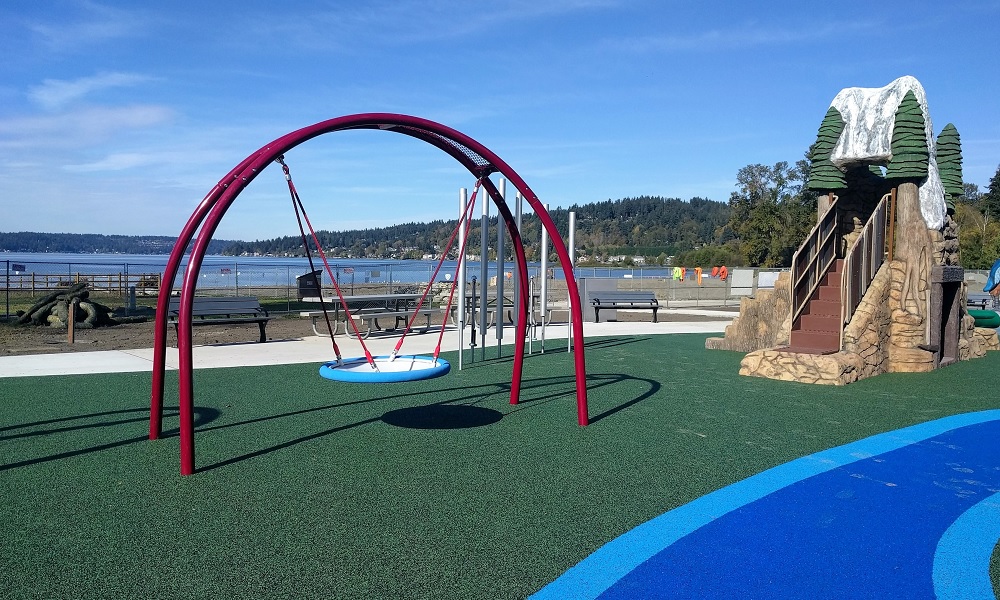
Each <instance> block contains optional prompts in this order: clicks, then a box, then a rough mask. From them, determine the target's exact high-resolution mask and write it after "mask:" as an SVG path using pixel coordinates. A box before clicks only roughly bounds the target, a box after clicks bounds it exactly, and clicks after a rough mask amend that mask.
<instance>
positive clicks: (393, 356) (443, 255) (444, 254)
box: [389, 179, 482, 361]
mask: <svg viewBox="0 0 1000 600" xmlns="http://www.w3.org/2000/svg"><path fill="white" fill-rule="evenodd" d="M481 184H482V179H477V180H476V187H475V189H473V190H472V198H470V199H469V202H468V205H467V206H466V207H465V213H464V214H463V215H462V219H465V218H466V216H467V215H468V214H469V211H470V210H471V208H470V207H471V206H473V205H475V202H476V194H477V193H478V192H479V186H480V185H481ZM462 219H459V222H458V224H457V225H456V226H455V229H454V230H453V231H452V232H451V237H450V238H448V243H447V244H446V245H445V247H444V251H443V252H442V253H441V258H440V259H439V260H438V264H437V267H436V268H435V269H434V274H433V275H431V280H430V281H429V282H427V287H426V288H425V289H424V293H423V295H421V296H420V300H419V301H418V302H417V307H416V308H415V309H413V314H412V315H410V320H409V321H408V322H407V323H406V329H404V330H403V335H401V336H400V337H399V341H397V342H396V347H395V349H393V351H392V354H390V355H389V360H390V361H393V360H396V355H397V354H399V349H400V348H401V347H402V346H403V340H405V339H406V334H408V333H410V329H411V328H412V327H413V322H414V321H415V320H416V318H417V315H418V314H419V313H420V309H421V307H423V305H424V301H425V300H426V299H427V294H428V293H429V292H430V291H431V286H432V285H433V284H434V282H435V281H436V280H437V275H438V273H439V272H440V271H441V266H442V265H443V264H444V259H445V258H447V257H448V251H449V250H451V245H452V244H453V243H455V237H456V236H457V235H458V230H459V228H460V227H461V223H462ZM468 235H469V232H468V228H466V239H468ZM462 248H463V250H464V248H465V244H464V242H463V244H462ZM452 290H454V282H453V283H452ZM447 320H448V313H445V316H444V322H447ZM441 330H442V331H444V325H443V323H442V326H441Z"/></svg>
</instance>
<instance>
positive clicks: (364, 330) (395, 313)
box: [299, 308, 443, 338]
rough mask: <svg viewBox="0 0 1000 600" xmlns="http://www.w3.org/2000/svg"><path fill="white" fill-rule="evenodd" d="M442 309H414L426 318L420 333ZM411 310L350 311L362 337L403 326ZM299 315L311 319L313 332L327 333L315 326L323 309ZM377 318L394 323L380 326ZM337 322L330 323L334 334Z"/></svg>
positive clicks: (347, 332) (345, 327) (346, 332)
mask: <svg viewBox="0 0 1000 600" xmlns="http://www.w3.org/2000/svg"><path fill="white" fill-rule="evenodd" d="M442 310H443V309H440V308H421V309H420V310H418V311H416V312H417V314H418V315H420V316H422V317H424V318H425V319H426V321H425V323H424V327H423V330H421V332H420V333H427V331H428V330H429V329H430V328H431V317H432V316H434V315H436V314H439V313H441V312H442ZM413 312H414V311H413V310H390V309H385V308H363V309H360V310H357V311H355V312H352V313H351V317H352V318H353V319H357V320H358V321H359V322H360V325H361V327H359V328H358V329H359V331H361V337H362V338H367V337H368V336H369V335H371V333H372V331H382V330H384V329H392V330H394V329H399V328H400V325H402V326H405V325H406V323H407V321H408V320H409V319H410V317H412V316H413ZM299 316H301V317H308V318H309V319H311V320H312V328H313V332H314V333H315V334H316V335H321V336H325V335H329V333H326V332H321V331H320V330H319V329H318V328H317V324H318V323H319V321H320V319H322V318H323V311H321V310H308V311H302V312H300V313H299ZM330 317H331V319H333V318H335V315H332V314H331V315H330ZM379 319H383V322H385V321H387V320H388V319H393V320H394V324H393V326H392V327H391V328H390V327H383V326H381V325H380V324H379V322H378V321H379ZM338 323H339V321H334V322H333V323H332V324H333V332H334V334H336V333H337V325H338ZM344 333H345V334H349V333H351V332H350V331H348V326H347V323H346V322H345V323H344Z"/></svg>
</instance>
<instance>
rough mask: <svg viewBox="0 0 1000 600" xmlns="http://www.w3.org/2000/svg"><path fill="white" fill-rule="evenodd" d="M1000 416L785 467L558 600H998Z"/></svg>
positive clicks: (681, 513)
mask: <svg viewBox="0 0 1000 600" xmlns="http://www.w3.org/2000/svg"><path fill="white" fill-rule="evenodd" d="M998 440H1000V410H990V411H984V412H977V413H970V414H964V415H957V416H953V417H947V418H943V419H939V420H936V421H931V422H928V423H923V424H921V425H916V426H912V427H907V428H905V429H900V430H897V431H893V432H889V433H885V434H881V435H876V436H874V437H870V438H867V439H864V440H861V441H858V442H855V443H851V444H847V445H845V446H840V447H838V448H833V449H830V450H827V451H824V452H820V453H817V454H813V455H810V456H806V457H803V458H801V459H798V460H795V461H792V462H790V463H787V464H784V465H781V466H778V467H775V468H773V469H770V470H768V471H765V472H763V473H760V474H758V475H756V476H753V477H750V478H748V479H745V480H743V481H740V482H738V483H735V484H733V485H730V486H728V487H726V488H723V489H721V490H718V491H716V492H714V493H711V494H708V495H707V496H704V497H702V498H699V499H697V500H695V501H693V502H691V503H689V504H686V505H684V506H681V507H679V508H677V509H675V510H672V511H670V512H667V513H665V514H663V515H662V516H660V517H658V518H656V519H653V520H651V521H649V522H647V523H645V524H643V525H640V526H639V527H637V528H635V529H633V530H632V531H630V532H628V533H626V534H625V535H622V536H621V537H619V538H617V539H615V540H613V541H611V542H610V543H608V544H607V545H605V546H604V547H602V548H600V549H599V550H598V551H597V552H595V553H594V554H592V555H591V556H589V557H588V558H587V559H585V560H584V561H582V562H581V563H580V564H578V565H577V566H575V567H573V568H572V569H570V570H569V571H567V572H566V573H565V574H564V575H563V576H561V577H560V578H559V579H557V580H556V581H555V582H553V583H552V584H550V585H549V586H547V587H546V588H544V589H542V590H541V591H540V592H538V593H537V594H535V595H534V596H533V598H535V599H537V600H543V599H549V598H551V599H555V598H601V599H619V598H620V599H625V598H804V597H809V598H844V597H848V598H876V597H877V598H933V597H937V598H942V599H945V598H953V599H959V598H962V599H980V598H993V597H994V594H993V588H992V585H991V582H990V577H989V561H990V556H991V554H992V552H993V548H994V546H995V544H996V543H997V540H998V539H1000V493H998V492H1000V460H998V459H1000V449H998Z"/></svg>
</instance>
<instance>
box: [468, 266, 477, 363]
mask: <svg viewBox="0 0 1000 600" xmlns="http://www.w3.org/2000/svg"><path fill="white" fill-rule="evenodd" d="M469 333H470V335H469V348H470V349H471V350H472V352H471V354H470V356H471V357H472V362H476V276H475V275H473V276H472V330H471V331H470V332H469Z"/></svg>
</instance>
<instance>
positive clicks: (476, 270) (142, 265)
mask: <svg viewBox="0 0 1000 600" xmlns="http://www.w3.org/2000/svg"><path fill="white" fill-rule="evenodd" d="M168 258H169V257H168V256H167V255H165V254H162V255H161V254H67V253H55V252H51V253H49V252H46V253H35V252H2V253H0V277H4V276H5V275H8V276H14V277H15V278H18V277H19V276H20V275H23V274H31V273H34V274H36V275H55V276H63V275H65V276H66V277H67V278H73V277H75V276H76V275H115V274H119V273H122V274H125V275H130V276H132V277H135V276H137V275H154V274H155V275H159V274H161V273H163V269H164V268H165V267H166V264H167V259H168ZM328 260H329V262H330V267H331V269H332V270H333V271H334V276H335V277H336V278H337V281H338V282H340V283H343V284H350V283H356V284H366V283H390V284H395V283H418V282H427V281H428V280H429V279H430V277H431V275H432V274H433V273H434V269H435V268H436V267H437V261H436V260H381V259H346V258H329V259H328ZM313 263H314V264H315V265H316V268H317V269H323V263H322V260H321V259H320V258H319V257H315V256H314V257H313ZM455 266H456V262H455V261H453V260H447V261H444V263H443V264H442V266H441V270H440V271H439V273H438V276H437V280H438V281H446V280H449V279H450V278H451V277H453V276H454V273H455ZM513 269H514V265H513V263H512V262H507V263H506V264H505V265H504V267H503V271H504V273H510V272H511V271H513ZM183 271H184V265H182V267H181V270H180V273H179V274H178V278H177V280H176V281H175V286H179V285H180V280H181V278H182V277H183ZM549 271H550V277H553V278H555V279H563V273H562V269H560V268H558V267H556V268H552V267H551V266H550V268H549ZM669 271H670V270H669V269H668V268H663V267H653V268H612V267H577V269H576V276H577V277H611V278H629V277H636V278H638V277H669ZM308 272H309V261H308V260H307V259H306V258H285V257H273V256H240V257H234V256H219V255H210V256H206V257H205V259H204V261H203V262H202V266H201V270H200V271H199V283H198V285H199V286H205V287H233V286H236V287H237V288H238V287H241V286H295V285H297V283H296V277H299V276H301V275H305V274H307V273H308ZM540 272H541V265H540V264H539V263H529V265H528V275H529V276H531V277H537V276H538V275H539V273H540ZM496 275H497V264H496V262H491V263H489V264H488V265H487V277H488V278H493V277H495V276H496ZM466 276H467V279H468V280H469V281H471V280H472V277H473V276H475V277H477V278H480V277H481V266H480V263H478V262H471V261H469V262H467V263H466ZM508 277H509V276H508ZM323 279H324V281H327V282H328V280H329V276H328V275H326V274H324V276H323ZM15 287H16V286H15Z"/></svg>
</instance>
